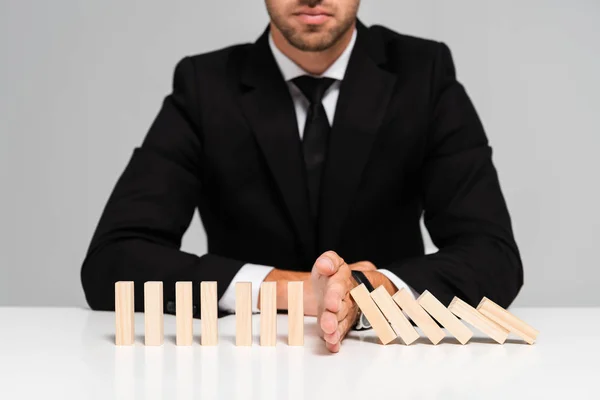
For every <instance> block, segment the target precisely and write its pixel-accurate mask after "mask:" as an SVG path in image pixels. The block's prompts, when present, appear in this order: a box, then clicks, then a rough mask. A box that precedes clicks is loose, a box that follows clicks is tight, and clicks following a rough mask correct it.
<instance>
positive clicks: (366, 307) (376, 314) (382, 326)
mask: <svg viewBox="0 0 600 400" xmlns="http://www.w3.org/2000/svg"><path fill="white" fill-rule="evenodd" d="M350 295H351V296H352V298H353V299H354V301H355V302H356V304H357V305H358V308H360V310H361V311H362V312H363V313H364V314H365V317H367V319H368V320H369V322H370V323H371V326H372V327H373V330H374V331H375V333H376V334H377V336H378V337H379V340H381V343H383V344H388V343H389V342H391V341H392V340H394V339H396V337H397V335H396V332H394V330H393V329H392V327H391V326H390V324H389V323H388V321H387V319H385V317H384V316H383V314H382V313H381V311H380V310H379V308H377V305H376V304H375V302H374V301H373V299H372V298H371V295H370V294H369V291H368V290H367V288H366V287H365V285H364V284H360V285H359V286H357V287H355V288H354V289H352V290H351V291H350Z"/></svg>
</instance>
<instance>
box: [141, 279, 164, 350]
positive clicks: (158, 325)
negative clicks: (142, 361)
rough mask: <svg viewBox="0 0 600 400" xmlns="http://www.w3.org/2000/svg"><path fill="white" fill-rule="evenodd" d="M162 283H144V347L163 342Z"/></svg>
mask: <svg viewBox="0 0 600 400" xmlns="http://www.w3.org/2000/svg"><path fill="white" fill-rule="evenodd" d="M164 326H165V324H164V313H163V283H162V282H146V283H144V328H145V329H144V335H145V337H146V341H145V344H146V346H162V344H163V342H164V336H165V335H164Z"/></svg>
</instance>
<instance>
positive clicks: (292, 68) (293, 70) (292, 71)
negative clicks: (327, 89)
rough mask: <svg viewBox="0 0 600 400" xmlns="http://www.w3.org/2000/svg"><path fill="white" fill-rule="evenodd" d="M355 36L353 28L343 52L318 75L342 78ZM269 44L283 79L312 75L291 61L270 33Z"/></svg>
mask: <svg viewBox="0 0 600 400" xmlns="http://www.w3.org/2000/svg"><path fill="white" fill-rule="evenodd" d="M356 36H357V32H356V29H354V33H353V34H352V38H351V39H350V43H348V46H346V48H345V49H344V52H343V53H342V54H341V55H340V56H339V57H338V58H337V60H335V62H334V63H333V64H331V66H330V67H329V68H327V70H326V71H325V72H324V73H323V74H322V75H319V77H321V78H331V79H336V80H338V81H341V80H343V79H344V75H345V74H346V69H347V68H348V62H349V61H350V55H351V54H352V49H354V44H355V43H356ZM269 46H270V47H271V52H272V53H273V57H274V58H275V62H276V63H277V65H278V66H279V70H280V71H281V74H282V75H283V79H284V80H285V81H291V80H292V79H294V78H297V77H299V76H302V75H312V74H309V73H308V72H306V71H305V70H303V69H302V68H300V67H299V66H298V64H296V63H295V62H294V61H292V60H291V59H290V58H289V57H288V56H286V55H285V54H283V53H282V52H281V50H279V49H278V48H277V46H276V45H275V43H274V42H273V36H272V34H269Z"/></svg>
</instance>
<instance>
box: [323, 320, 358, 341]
mask: <svg viewBox="0 0 600 400" xmlns="http://www.w3.org/2000/svg"><path fill="white" fill-rule="evenodd" d="M355 316H356V313H350V314H349V315H348V316H347V317H346V318H344V319H343V320H341V321H339V322H338V324H337V329H336V330H335V332H331V333H325V334H324V335H323V339H324V340H325V342H326V343H327V344H328V345H336V344H337V345H339V344H340V343H341V341H342V339H343V338H344V337H346V334H347V333H348V331H349V330H350V328H352V325H353V324H354V320H355ZM328 348H329V347H328Z"/></svg>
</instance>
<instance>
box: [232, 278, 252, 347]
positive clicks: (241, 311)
mask: <svg viewBox="0 0 600 400" xmlns="http://www.w3.org/2000/svg"><path fill="white" fill-rule="evenodd" d="M235 345H236V346H252V283H251V282H237V283H236V284H235Z"/></svg>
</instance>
